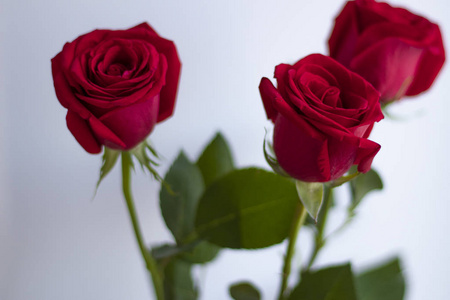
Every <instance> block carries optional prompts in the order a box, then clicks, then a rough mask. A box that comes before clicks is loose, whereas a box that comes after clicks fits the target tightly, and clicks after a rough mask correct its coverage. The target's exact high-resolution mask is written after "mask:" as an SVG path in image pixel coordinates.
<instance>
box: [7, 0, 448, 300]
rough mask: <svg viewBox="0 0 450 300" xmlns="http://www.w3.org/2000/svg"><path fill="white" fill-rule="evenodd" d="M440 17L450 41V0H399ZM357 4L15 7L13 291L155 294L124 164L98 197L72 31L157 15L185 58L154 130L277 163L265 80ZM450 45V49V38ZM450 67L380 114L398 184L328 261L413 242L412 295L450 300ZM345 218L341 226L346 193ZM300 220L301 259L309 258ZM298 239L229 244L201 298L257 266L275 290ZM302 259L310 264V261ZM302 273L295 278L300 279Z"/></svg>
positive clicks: (169, 143)
mask: <svg viewBox="0 0 450 300" xmlns="http://www.w3.org/2000/svg"><path fill="white" fill-rule="evenodd" d="M390 3H391V4H392V5H398V6H404V7H407V8H408V9H410V10H412V11H413V12H416V13H418V14H421V15H424V16H426V17H428V18H430V19H431V20H433V21H435V22H437V23H438V24H440V26H441V30H442V33H443V36H444V42H447V46H448V41H450V2H448V1H445V0H428V1H421V0H408V1H407V0H397V1H394V0H392V1H390ZM343 4H344V1H336V0H322V1H302V0H290V1H287V0H281V1H269V0H258V1H249V0H240V1H238V0H228V1H222V0H216V1H207V0H191V1H174V0H164V1H162V0H159V1H158V0H130V1H126V2H125V1H121V0H93V1H92V0H77V1H70V0H61V1H50V0H41V1H31V0H20V1H8V0H1V4H0V47H1V51H0V59H1V60H0V299H5V300H30V299H45V300H53V299H54V300H60V299H65V300H72V299H73V300H75V299H77V300H78V299H109V300H119V299H120V300H122V299H152V297H153V293H152V291H151V288H150V287H149V279H148V277H147V274H146V271H145V268H144V264H143V261H142V259H141V257H140V254H139V251H138V247H137V244H136V241H135V240H134V236H133V233H132V229H131V224H130V221H129V218H128V215H127V211H126V207H125V203H124V200H123V198H122V194H121V188H120V172H119V168H118V166H116V168H115V170H113V172H112V173H111V174H110V175H109V176H108V177H107V178H106V180H104V182H103V183H102V185H101V186H100V189H99V191H98V193H97V196H96V197H95V199H93V200H92V196H93V193H94V187H95V183H96V180H97V178H98V174H99V168H100V164H101V156H100V155H97V156H95V155H89V154H88V153H86V152H85V151H84V150H83V149H82V148H81V146H79V145H78V143H77V142H76V141H75V139H74V138H73V137H72V135H71V134H70V132H69V131H68V130H67V127H66V123H65V114H66V111H65V109H64V108H63V107H61V106H60V104H59V103H58V101H57V99H56V96H55V93H54V89H53V81H52V77H51V70H50V59H51V58H52V57H53V56H55V55H56V54H57V53H58V52H59V51H60V50H61V49H62V46H63V45H64V43H65V42H66V41H72V40H73V39H75V38H76V37H77V36H79V35H80V34H83V33H86V32H89V31H91V30H93V29H95V28H108V29H124V28H129V27H132V26H134V25H136V24H138V23H141V22H143V21H147V22H149V23H150V24H151V25H152V26H153V27H154V28H155V29H156V30H157V31H158V32H159V33H160V34H161V35H162V36H163V37H166V38H168V39H171V40H173V41H175V43H176V45H177V47H178V51H179V53H180V57H181V60H182V62H183V69H182V77H181V83H180V87H179V94H178V102H177V107H176V111H175V114H174V116H173V117H172V118H171V119H169V120H168V121H166V122H164V123H163V124H160V125H159V126H157V128H156V130H155V131H154V132H153V133H152V135H151V137H150V140H151V141H152V143H153V144H154V146H155V147H156V149H157V150H158V151H159V152H160V153H162V154H163V156H164V159H163V161H162V164H161V167H160V168H159V171H160V173H162V174H164V173H165V172H166V170H167V169H168V167H169V166H170V162H171V161H172V160H173V159H174V158H175V157H176V155H177V154H178V152H179V151H180V149H181V148H184V149H185V151H186V153H187V154H188V155H189V157H190V158H191V159H196V158H197V157H198V155H199V154H200V151H201V149H202V148H203V147H204V145H205V143H206V142H207V141H208V140H209V139H210V138H211V137H212V136H213V135H214V133H215V132H216V131H218V130H220V131H222V132H223V133H224V135H225V136H226V138H227V139H228V141H229V142H230V144H231V147H232V149H233V152H234V156H235V159H236V161H237V164H238V166H240V167H244V166H251V165H254V166H260V167H264V168H268V166H267V164H266V162H265V160H264V157H263V153H262V151H261V149H262V142H263V138H264V128H266V127H267V128H268V127H270V123H269V122H268V121H267V120H266V117H265V112H264V109H263V106H262V103H261V100H260V97H259V93H258V88H257V87H258V84H259V81H260V78H261V77H263V76H267V77H270V78H272V75H273V70H274V66H275V65H277V64H279V63H282V62H285V63H293V62H295V61H297V60H298V59H300V58H302V57H304V56H306V55H308V54H310V53H314V52H319V53H327V50H326V41H327V39H328V36H329V34H330V30H331V28H332V24H333V19H334V17H335V16H336V15H337V13H338V12H339V11H340V9H341V7H342V6H343ZM447 50H448V49H447ZM449 81H450V71H449V68H448V63H447V64H446V65H445V66H444V69H443V70H442V72H441V74H440V76H439V77H438V79H437V81H436V82H435V84H434V86H433V87H432V88H431V90H429V91H428V92H427V93H425V94H423V95H421V96H419V97H416V98H414V99H405V100H404V101H403V102H401V103H398V104H395V105H393V106H392V107H391V108H392V109H391V112H392V114H393V115H395V116H398V117H400V119H402V120H392V119H387V120H384V121H382V122H381V123H379V124H377V125H376V127H375V129H374V131H373V134H372V136H371V139H372V140H374V141H376V142H378V143H379V144H381V145H382V149H381V151H380V152H379V154H378V155H377V156H376V158H375V160H374V164H373V166H374V168H376V169H377V170H378V171H379V173H380V174H381V175H382V177H383V179H384V183H385V189H384V190H383V191H382V192H376V193H372V194H370V196H368V197H367V198H366V199H365V201H364V203H362V204H361V206H360V207H359V210H358V215H357V217H356V219H355V221H354V223H353V224H352V225H351V226H349V227H348V228H347V230H345V231H344V232H342V233H341V234H340V235H339V236H337V237H335V238H334V239H333V240H331V242H330V244H329V245H328V246H327V247H326V248H325V250H324V251H323V252H322V254H321V256H320V257H319V259H318V265H328V264H335V263H342V262H346V261H349V260H351V261H352V262H353V265H354V268H355V269H356V270H361V269H363V268H364V267H366V266H370V265H371V264H373V263H376V262H379V261H380V260H385V259H387V258H389V257H392V256H394V255H397V254H398V255H401V257H402V261H403V266H404V270H405V273H406V278H407V282H408V291H407V299H409V300H423V299H449V298H450V285H448V268H449V267H450V235H449V228H450V218H448V212H449V211H450V197H449V196H448V191H447V190H446V189H447V188H448V184H449V182H448V174H449V171H448V170H449V169H450V158H449V151H448V148H449V145H450V144H449V140H450V126H449V124H448V122H449V118H448V115H449V112H450V101H449V99H450V88H449V84H448V83H449ZM133 185H134V193H135V198H136V202H137V207H138V212H139V215H140V219H141V225H142V228H143V230H144V234H145V238H146V241H147V242H148V243H149V244H158V243H162V242H167V241H170V240H171V236H170V234H169V231H168V230H167V229H165V226H164V224H163V220H162V218H161V216H160V209H159V203H158V201H159V200H158V194H159V185H158V184H157V183H156V182H155V181H153V180H152V179H151V178H150V176H148V175H144V174H143V173H142V172H140V170H138V172H136V175H135V176H134V180H133ZM339 194H340V195H341V196H343V197H342V201H340V202H339V205H338V208H337V213H335V214H334V215H333V217H332V219H331V223H330V227H331V228H332V227H335V226H338V225H339V223H340V222H341V216H342V213H339V212H340V211H341V212H343V211H344V206H345V204H346V202H345V201H346V200H345V199H344V198H345V197H344V196H345V195H346V191H340V192H339ZM309 238H310V235H309V233H308V232H307V231H303V232H302V233H301V237H300V240H299V242H298V247H301V248H302V249H305V250H304V251H303V252H302V253H298V255H297V256H296V257H295V260H294V264H295V265H296V266H298V265H299V264H300V262H301V258H302V256H303V257H305V256H307V255H308V251H309V247H310V246H311V244H310V240H309ZM284 248H285V244H281V245H277V246H274V247H271V248H268V249H264V250H260V251H236V250H225V251H223V252H222V253H221V255H220V256H219V258H218V259H217V260H216V261H215V262H214V263H213V264H211V265H209V266H207V267H198V268H197V269H196V270H195V275H196V278H197V280H198V281H197V282H198V283H199V285H200V288H201V290H202V296H201V299H203V300H206V299H208V300H209V299H214V300H222V299H230V297H229V296H228V291H227V289H228V285H229V284H230V283H232V282H235V281H238V280H242V279H248V280H251V281H252V282H254V283H255V284H256V285H257V286H259V287H260V288H261V290H262V292H263V297H264V299H268V300H269V299H273V298H274V295H275V293H276V292H277V289H278V286H279V278H280V276H279V274H280V271H281V261H282V255H283V253H284ZM296 270H297V269H296ZM293 279H295V276H294V278H293Z"/></svg>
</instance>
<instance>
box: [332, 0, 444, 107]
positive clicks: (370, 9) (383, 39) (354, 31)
mask: <svg viewBox="0 0 450 300" xmlns="http://www.w3.org/2000/svg"><path fill="white" fill-rule="evenodd" d="M328 45H329V48H330V56H331V57H333V58H334V59H336V60H337V61H339V62H340V63H342V64H343V65H344V66H346V67H347V68H349V69H351V70H353V71H355V72H357V73H358V74H360V75H361V76H362V77H364V78H365V79H366V80H368V81H369V82H370V83H372V85H373V86H374V87H375V88H376V89H377V90H378V91H379V92H380V93H381V98H380V100H381V102H383V103H388V102H392V101H395V100H398V99H400V98H402V97H403V96H414V95H417V94H419V93H421V92H423V91H425V90H427V89H428V88H429V87H430V86H431V84H432V83H433V81H434V79H435V78H436V76H437V74H438V73H439V71H440V70H441V68H442V65H443V64H444V60H445V52H444V45H443V43H442V36H441V32H440V30H439V27H438V25H436V24H433V23H431V22H430V21H428V20H427V19H425V18H423V17H421V16H418V15H415V14H413V13H411V12H409V11H407V10H406V9H403V8H397V7H392V6H390V5H389V4H387V3H382V2H375V1H374V0H356V1H349V2H347V4H346V5H345V6H344V9H343V10H342V12H341V13H340V14H339V16H338V17H337V18H336V21H335V26H334V29H333V32H332V33H331V37H330V39H329V41H328Z"/></svg>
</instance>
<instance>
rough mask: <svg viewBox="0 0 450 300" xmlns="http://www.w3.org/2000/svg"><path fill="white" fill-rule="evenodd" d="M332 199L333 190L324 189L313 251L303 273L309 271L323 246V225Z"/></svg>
mask: <svg viewBox="0 0 450 300" xmlns="http://www.w3.org/2000/svg"><path fill="white" fill-rule="evenodd" d="M332 197H333V188H330V187H325V197H324V203H323V208H322V211H321V213H320V214H319V218H318V222H317V231H316V232H317V233H316V237H315V239H314V250H313V252H312V254H311V257H310V258H309V262H308V264H307V265H306V268H305V271H309V270H310V269H311V267H312V266H313V264H314V261H315V260H316V258H317V255H318V254H319V251H320V250H321V249H322V247H323V246H324V245H325V239H324V237H323V235H324V233H325V225H326V222H327V217H328V211H329V210H330V207H331V205H332V201H331V199H332Z"/></svg>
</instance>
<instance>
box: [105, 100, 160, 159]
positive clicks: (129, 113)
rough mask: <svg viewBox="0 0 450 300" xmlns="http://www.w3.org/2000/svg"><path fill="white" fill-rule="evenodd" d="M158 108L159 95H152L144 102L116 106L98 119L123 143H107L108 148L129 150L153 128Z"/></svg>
mask: <svg viewBox="0 0 450 300" xmlns="http://www.w3.org/2000/svg"><path fill="white" fill-rule="evenodd" d="M158 110H159V96H158V95H156V96H153V97H151V98H150V99H148V100H147V101H145V102H139V103H136V104H133V105H130V106H127V107H124V108H118V109H116V110H113V111H111V112H109V113H107V114H105V115H103V116H102V117H101V118H100V120H101V121H102V123H103V124H105V126H106V127H108V128H109V129H111V130H112V131H113V132H114V133H115V134H116V135H117V136H118V137H119V138H120V140H121V141H123V143H124V145H123V146H121V145H108V144H106V145H107V146H109V147H110V148H114V149H120V150H129V149H131V148H134V147H135V146H136V145H137V144H139V143H140V142H142V141H143V140H144V139H145V138H146V137H147V136H148V135H149V134H150V132H151V131H152V130H153V127H154V126H155V124H156V121H157V117H158Z"/></svg>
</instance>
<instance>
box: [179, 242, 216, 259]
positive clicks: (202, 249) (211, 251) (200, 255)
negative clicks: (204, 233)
mask: <svg viewBox="0 0 450 300" xmlns="http://www.w3.org/2000/svg"><path fill="white" fill-rule="evenodd" d="M220 249H221V248H220V247H218V246H216V245H214V244H211V243H208V242H207V241H202V242H200V243H199V244H198V245H196V246H195V247H193V248H192V249H191V250H189V251H184V252H183V253H182V254H181V256H180V257H181V259H183V260H185V261H187V262H190V263H192V264H205V263H207V262H210V261H212V260H213V259H214V258H216V256H217V254H218V253H219V251H220Z"/></svg>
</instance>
